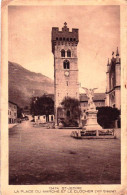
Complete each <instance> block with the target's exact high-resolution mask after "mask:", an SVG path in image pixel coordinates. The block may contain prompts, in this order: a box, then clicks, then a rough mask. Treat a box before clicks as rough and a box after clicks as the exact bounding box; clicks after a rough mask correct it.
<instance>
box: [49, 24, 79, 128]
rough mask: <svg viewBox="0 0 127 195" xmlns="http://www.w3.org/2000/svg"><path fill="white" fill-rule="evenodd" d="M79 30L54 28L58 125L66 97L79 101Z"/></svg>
mask: <svg viewBox="0 0 127 195" xmlns="http://www.w3.org/2000/svg"><path fill="white" fill-rule="evenodd" d="M78 42H79V38H78V29H74V28H73V29H72V32H70V31H69V28H68V27H67V23H66V22H65V23H64V27H63V28H62V31H60V30H59V28H58V27H53V28H52V53H53V55H54V92H55V98H54V103H55V119H56V124H57V109H58V107H60V106H61V102H62V101H63V99H64V98H65V97H67V96H68V97H71V98H76V99H79V83H78V57H77V45H78Z"/></svg>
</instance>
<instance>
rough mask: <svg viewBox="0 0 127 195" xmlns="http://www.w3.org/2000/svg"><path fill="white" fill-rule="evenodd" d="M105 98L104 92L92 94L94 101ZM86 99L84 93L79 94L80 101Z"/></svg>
mask: <svg viewBox="0 0 127 195" xmlns="http://www.w3.org/2000/svg"><path fill="white" fill-rule="evenodd" d="M105 98H106V96H105V93H95V94H94V98H93V100H94V101H104V100H105ZM84 101H88V97H87V96H86V94H80V102H84Z"/></svg>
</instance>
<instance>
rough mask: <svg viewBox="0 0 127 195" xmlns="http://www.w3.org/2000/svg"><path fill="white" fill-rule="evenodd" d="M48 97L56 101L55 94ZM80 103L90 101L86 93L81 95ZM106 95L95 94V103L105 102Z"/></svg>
mask: <svg viewBox="0 0 127 195" xmlns="http://www.w3.org/2000/svg"><path fill="white" fill-rule="evenodd" d="M46 96H48V97H50V98H52V99H53V100H54V94H47V95H46ZM79 97H80V102H84V101H88V97H87V95H86V94H85V93H82V94H80V95H79ZM105 98H106V94H105V93H94V98H93V100H94V101H105Z"/></svg>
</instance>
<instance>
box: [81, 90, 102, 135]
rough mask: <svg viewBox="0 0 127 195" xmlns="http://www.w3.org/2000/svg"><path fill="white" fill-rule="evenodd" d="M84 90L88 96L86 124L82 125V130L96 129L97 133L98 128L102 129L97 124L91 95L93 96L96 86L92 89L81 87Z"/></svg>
mask: <svg viewBox="0 0 127 195" xmlns="http://www.w3.org/2000/svg"><path fill="white" fill-rule="evenodd" d="M82 88H83V89H84V90H85V91H86V95H87V97H88V107H87V110H86V124H85V126H84V127H83V129H84V130H86V131H94V130H95V131H96V135H98V130H102V127H101V126H100V125H99V124H98V122H97V112H98V111H97V110H96V106H95V104H94V102H93V97H94V91H95V90H96V89H97V88H93V89H87V88H84V87H82Z"/></svg>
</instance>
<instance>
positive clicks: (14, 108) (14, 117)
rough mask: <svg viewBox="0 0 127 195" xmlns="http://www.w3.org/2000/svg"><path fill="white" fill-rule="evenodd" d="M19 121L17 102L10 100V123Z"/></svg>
mask: <svg viewBox="0 0 127 195" xmlns="http://www.w3.org/2000/svg"><path fill="white" fill-rule="evenodd" d="M16 122H17V104H15V103H13V102H11V101H9V102H8V123H9V124H11V123H16Z"/></svg>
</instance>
